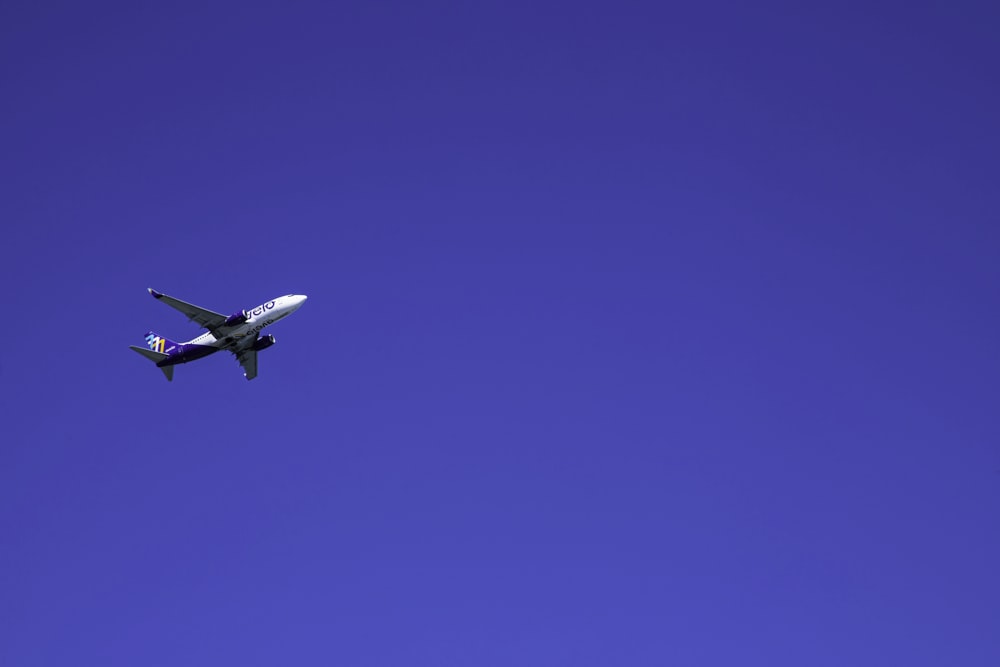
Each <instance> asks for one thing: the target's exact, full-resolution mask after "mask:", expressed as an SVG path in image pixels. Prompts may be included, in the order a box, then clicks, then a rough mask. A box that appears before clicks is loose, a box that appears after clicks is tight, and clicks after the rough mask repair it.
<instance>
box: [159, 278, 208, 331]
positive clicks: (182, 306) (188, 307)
mask: <svg viewBox="0 0 1000 667" xmlns="http://www.w3.org/2000/svg"><path fill="white" fill-rule="evenodd" d="M148 289H149V293H150V294H152V295H153V296H154V297H156V298H157V299H159V300H160V301H162V302H163V303H165V304H167V305H168V306H170V307H171V308H175V309H176V310H179V311H181V312H182V313H184V314H185V315H187V318H188V319H189V320H191V321H192V322H197V323H198V324H200V325H201V326H203V327H205V328H206V329H208V330H209V331H211V332H212V333H213V334H215V332H216V331H218V330H219V329H221V328H222V325H223V324H225V322H226V316H225V315H223V314H222V313H216V312H214V311H211V310H205V309H204V308H200V307H198V306H196V305H194V304H192V303H188V302H187V301H181V300H180V299H175V298H174V297H172V296H167V295H166V294H160V293H159V292H157V291H156V290H155V289H153V288H152V287H150V288H148Z"/></svg>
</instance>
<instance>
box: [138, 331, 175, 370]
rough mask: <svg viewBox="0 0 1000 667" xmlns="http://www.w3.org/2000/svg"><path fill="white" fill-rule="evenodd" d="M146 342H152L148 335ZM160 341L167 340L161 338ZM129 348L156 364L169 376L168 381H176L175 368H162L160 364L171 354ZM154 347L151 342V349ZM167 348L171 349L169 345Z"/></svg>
mask: <svg viewBox="0 0 1000 667" xmlns="http://www.w3.org/2000/svg"><path fill="white" fill-rule="evenodd" d="M146 340H147V341H149V340H150V338H149V335H148V334H147V335H146ZM160 340H165V339H162V338H161V339H160ZM128 347H129V349H130V350H135V351H136V352H138V353H139V354H141V355H142V356H144V357H146V358H147V359H149V360H150V361H152V362H153V363H155V364H156V365H157V366H158V367H159V369H160V370H161V371H163V374H164V375H166V376H167V380H168V381H171V380H173V379H174V367H173V366H160V362H161V361H163V360H165V359H169V358H170V355H169V354H165V353H163V352H157V351H155V350H153V349H148V350H147V349H146V348H144V347H139V346H137V345H129V346H128ZM152 347H153V344H152V343H151V342H150V348H152ZM167 347H169V345H168V346H167Z"/></svg>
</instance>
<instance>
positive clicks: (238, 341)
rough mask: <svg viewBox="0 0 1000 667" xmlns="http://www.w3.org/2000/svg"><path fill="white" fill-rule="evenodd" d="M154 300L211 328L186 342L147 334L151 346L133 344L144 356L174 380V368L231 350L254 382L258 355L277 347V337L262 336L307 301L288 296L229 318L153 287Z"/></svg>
mask: <svg viewBox="0 0 1000 667" xmlns="http://www.w3.org/2000/svg"><path fill="white" fill-rule="evenodd" d="M149 293H150V294H152V295H153V296H154V297H156V298H157V299H159V300H160V301H162V302H163V303H165V304H167V305H168V306H170V307H172V308H176V309H177V310H179V311H181V312H182V313H184V314H185V315H187V316H188V319H189V320H191V321H192V322H197V323H198V324H200V325H201V326H203V327H205V328H206V329H208V333H204V334H202V335H200V336H198V337H197V338H194V339H192V340H189V341H187V342H186V343H175V342H174V341H172V340H170V339H169V338H164V337H163V336H158V335H156V334H155V333H153V332H152V331H150V332H149V333H147V334H146V345H147V347H139V346H137V345H129V347H130V348H131V349H133V350H135V351H136V352H138V353H139V354H141V355H142V356H144V357H146V358H147V359H150V360H152V361H154V362H155V363H156V366H157V367H158V368H159V369H160V370H161V371H163V374H164V375H166V376H167V380H173V379H174V366H176V365H177V364H186V363H187V362H189V361H194V360H195V359H201V358H202V357H207V356H208V355H210V354H212V353H214V352H218V351H219V350H228V351H229V352H232V353H233V354H234V355H236V358H237V359H238V360H239V362H240V366H242V367H243V375H244V376H246V379H248V380H252V379H254V378H255V377H257V353H258V352H260V351H261V350H265V349H267V348H269V347H271V346H272V345H274V342H275V341H274V336H271V335H267V336H258V335H257V334H259V333H260V330H261V329H263V328H264V327H266V326H268V325H271V324H274V323H275V322H277V321H278V320H280V319H281V318H283V317H287V316H289V315H291V314H292V313H294V312H295V311H296V310H298V309H299V308H300V307H301V306H302V304H303V303H305V301H306V297H305V295H303V294H286V295H285V296H279V297H278V298H277V299H272V300H271V301H268V302H267V303H264V304H261V305H259V306H257V307H256V308H253V309H252V310H238V311H236V312H235V313H233V314H232V315H230V316H229V317H226V316H225V315H222V314H221V313H216V312H213V311H211V310H205V309H204V308H199V307H198V306H195V305H192V304H190V303H187V302H186V301H181V300H180V299H175V298H173V297H172V296H167V295H166V294H160V293H159V292H157V291H156V290H154V289H152V288H150V289H149Z"/></svg>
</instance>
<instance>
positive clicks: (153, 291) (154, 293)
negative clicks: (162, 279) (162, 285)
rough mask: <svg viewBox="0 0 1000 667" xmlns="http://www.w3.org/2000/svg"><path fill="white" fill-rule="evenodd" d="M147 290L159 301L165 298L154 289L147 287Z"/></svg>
mask: <svg viewBox="0 0 1000 667" xmlns="http://www.w3.org/2000/svg"><path fill="white" fill-rule="evenodd" d="M146 289H147V290H149V293H150V294H152V295H153V296H154V297H155V298H157V299H159V298H161V297H162V296H163V294H161V293H160V292H157V291H156V290H155V289H153V288H152V287H147V288H146Z"/></svg>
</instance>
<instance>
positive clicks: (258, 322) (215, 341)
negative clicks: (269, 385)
mask: <svg viewBox="0 0 1000 667" xmlns="http://www.w3.org/2000/svg"><path fill="white" fill-rule="evenodd" d="M305 300H306V297H305V296H303V295H301V294H287V295H285V296H279V297H278V298H277V299H272V300H271V301H268V302H267V303H262V304H261V305H259V306H257V307H256V308H254V309H252V310H248V311H246V313H247V315H248V316H249V319H247V321H246V322H244V323H243V324H241V325H239V326H238V327H236V328H234V329H232V330H230V331H229V332H228V333H227V334H226V335H225V336H223V337H222V338H216V337H215V336H214V335H212V334H211V333H203V334H202V335H200V336H198V337H197V338H194V339H192V340H189V341H187V342H186V343H184V345H204V346H207V347H214V348H217V349H220V350H224V349H226V348H228V347H232V346H235V345H237V344H239V343H240V342H241V341H242V340H243V339H245V338H247V337H251V338H253V339H254V340H256V338H257V335H258V334H259V333H260V332H261V330H262V329H264V328H265V327H268V326H270V325H272V324H274V323H275V322H277V321H278V320H280V319H282V318H284V317H288V316H289V315H291V314H292V313H294V312H295V311H296V310H298V309H299V308H300V307H301V306H302V304H303V303H305Z"/></svg>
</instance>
